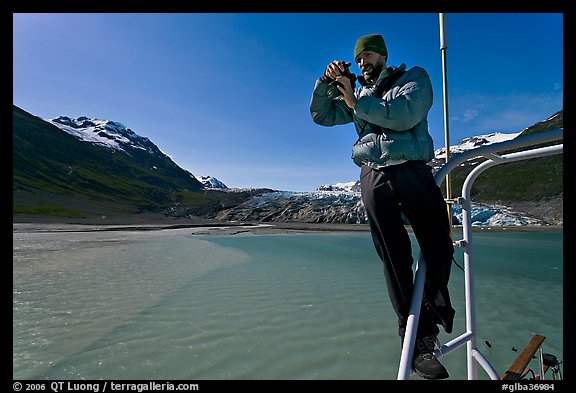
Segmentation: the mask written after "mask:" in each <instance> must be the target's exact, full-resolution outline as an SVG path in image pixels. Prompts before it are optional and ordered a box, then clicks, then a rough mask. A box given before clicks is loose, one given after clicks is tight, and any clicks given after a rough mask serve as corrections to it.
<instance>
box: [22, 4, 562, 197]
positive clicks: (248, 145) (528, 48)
mask: <svg viewBox="0 0 576 393" xmlns="http://www.w3.org/2000/svg"><path fill="white" fill-rule="evenodd" d="M445 18H446V19H445V20H446V29H447V30H446V38H447V44H448V49H447V52H446V53H447V57H446V58H447V70H448V78H447V80H448V113H449V117H450V121H449V128H450V142H451V144H456V143H457V142H458V141H460V140H461V139H463V138H465V137H469V136H474V135H481V134H487V133H492V132H497V131H500V132H505V133H512V132H519V131H522V130H523V129H524V128H526V127H528V126H530V125H532V124H534V123H536V122H538V121H541V120H544V119H546V118H547V117H549V116H550V115H552V114H554V113H555V112H557V111H558V110H560V109H562V108H563V68H562V67H563V39H564V37H563V14H561V13H463V14H453V13H447V14H445ZM343 26H344V27H343ZM371 33H379V34H382V35H383V37H384V39H385V40H386V44H387V46H388V52H389V56H388V65H399V64H401V63H406V65H407V67H412V66H415V65H418V66H421V67H424V68H425V69H426V70H427V71H428V72H429V74H430V76H431V79H432V85H433V88H434V94H435V97H434V105H433V107H432V109H431V111H430V113H429V126H430V133H431V135H432V137H433V139H434V142H435V148H440V147H444V120H443V91H442V58H441V52H440V38H439V17H438V14H437V13H391V14H387V13H378V14H359V13H353V14H347V13H326V14H321V13H310V14H307V13H134V14H130V13H62V14H58V13H38V14H34V13H15V14H13V43H14V46H13V48H14V50H13V103H14V105H16V106H18V107H20V108H22V109H24V110H25V111H28V112H30V113H32V114H33V115H36V116H40V117H43V118H54V117H58V116H64V115H65V116H69V117H79V116H87V117H91V118H98V119H108V120H114V121H118V122H121V123H123V124H124V125H126V126H127V127H128V128H130V129H132V130H133V131H134V132H136V133H138V134H140V135H142V136H146V137H148V138H149V139H150V140H151V141H152V142H154V143H155V144H156V145H157V146H158V147H159V148H160V150H162V151H163V152H164V153H166V154H167V155H169V156H170V157H171V158H172V159H173V160H174V161H175V162H176V163H177V164H178V165H179V166H180V167H182V168H184V169H187V170H189V171H190V172H192V173H193V174H195V175H198V176H200V175H211V176H214V177H216V178H218V179H219V180H221V181H222V182H224V183H225V184H226V185H228V186H229V187H268V188H273V189H279V190H291V191H311V190H313V189H315V188H317V187H318V186H320V185H322V184H332V183H336V182H346V181H353V180H356V179H357V178H358V174H359V168H357V167H356V166H355V165H354V163H353V162H352V160H351V159H350V154H351V146H352V144H353V143H354V141H355V140H356V133H355V131H354V127H353V125H351V124H349V125H343V126H336V127H331V128H328V127H321V126H318V125H316V124H314V123H313V122H312V120H311V117H310V112H309V103H310V97H311V93H312V89H313V86H314V82H315V80H316V79H317V78H318V77H319V76H321V75H322V73H323V72H324V68H325V67H326V65H327V64H328V63H329V62H330V61H332V60H335V59H338V60H347V61H352V60H353V54H352V53H353V47H354V44H355V42H356V39H357V38H358V37H360V36H362V35H365V34H371ZM352 72H354V73H356V74H358V73H359V71H358V68H357V67H356V66H355V65H353V66H352Z"/></svg>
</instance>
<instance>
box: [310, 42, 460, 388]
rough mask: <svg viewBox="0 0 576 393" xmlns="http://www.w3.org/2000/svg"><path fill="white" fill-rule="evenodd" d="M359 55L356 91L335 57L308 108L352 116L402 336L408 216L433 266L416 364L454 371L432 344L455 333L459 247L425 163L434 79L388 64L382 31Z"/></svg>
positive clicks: (438, 374)
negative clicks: (451, 288) (452, 285)
mask: <svg viewBox="0 0 576 393" xmlns="http://www.w3.org/2000/svg"><path fill="white" fill-rule="evenodd" d="M354 60H355V61H356V64H357V65H358V67H359V68H360V71H361V72H362V75H361V76H359V77H358V82H359V83H360V86H359V87H358V88H356V89H355V90H354V86H353V84H355V82H354V79H355V77H354V75H353V74H352V75H351V74H350V73H349V71H348V68H347V67H348V66H349V65H351V64H350V63H344V62H341V61H333V62H331V63H330V64H328V66H327V67H326V69H325V71H324V75H323V76H322V77H321V78H320V79H318V80H317V81H316V84H315V86H314V91H313V94H312V99H311V102H310V113H311V115H312V119H313V121H314V122H315V123H316V124H319V125H322V126H328V127H331V126H335V125H339V124H347V123H351V122H354V125H355V127H356V132H357V133H358V141H357V142H356V143H355V144H354V146H353V147H352V160H353V161H354V162H355V163H356V164H357V165H358V166H359V167H361V170H360V184H361V191H362V200H363V203H364V207H365V209H366V214H367V217H368V222H369V224H370V230H371V233H372V238H373V241H374V245H375V247H376V251H377V253H378V255H379V257H380V259H381V260H382V262H383V264H384V276H385V279H386V284H387V289H388V293H389V296H390V301H391V302H392V306H393V308H394V310H395V311H396V314H397V315H398V334H399V335H400V337H401V340H402V342H403V340H404V334H405V330H406V322H407V318H408V314H409V310H410V301H411V297H412V289H413V286H414V282H413V271H412V265H413V262H414V261H413V258H412V250H411V243H410V238H409V236H408V233H407V231H406V228H405V226H404V221H403V218H404V217H405V219H407V220H408V222H409V224H410V226H411V227H412V230H413V232H414V235H415V237H416V239H417V241H418V244H419V246H420V250H421V252H422V255H423V257H424V260H425V261H426V266H427V269H426V270H427V273H426V280H425V285H424V298H423V301H422V306H421V312H420V319H419V324H418V330H417V336H416V343H415V348H414V356H413V359H412V368H413V369H414V371H415V372H416V373H417V374H418V375H420V376H421V377H423V378H427V379H443V378H448V372H447V370H446V369H445V368H444V366H443V365H442V364H441V363H440V362H439V361H438V359H437V358H436V357H435V356H434V355H433V351H434V349H435V344H436V343H437V336H438V333H439V331H440V330H439V328H438V326H437V325H442V326H443V328H444V330H445V331H446V332H447V333H451V332H452V325H453V320H454V314H455V311H454V309H453V308H452V306H451V302H450V297H449V293H448V280H449V278H450V268H451V264H452V256H453V253H454V248H453V244H452V239H451V237H450V223H449V220H448V214H447V208H446V203H445V201H444V197H443V196H442V192H441V191H440V188H439V187H438V185H437V184H436V182H435V180H434V176H433V174H432V171H431V167H430V166H428V165H427V164H426V163H427V162H429V161H430V160H431V159H432V158H433V157H434V146H433V141H432V138H431V137H430V134H429V133H428V121H427V116H428V111H429V110H430V108H431V106H432V85H431V82H430V78H429V76H428V73H427V72H426V71H425V70H424V69H422V68H420V67H413V68H410V69H408V70H407V69H406V65H405V64H402V65H400V66H398V67H388V66H387V65H386V63H387V60H388V51H387V48H386V44H385V42H384V39H383V38H382V36H381V35H379V34H370V35H367V36H363V37H361V38H359V39H358V41H357V42H356V45H355V47H354Z"/></svg>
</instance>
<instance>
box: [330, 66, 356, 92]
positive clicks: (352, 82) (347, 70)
mask: <svg viewBox="0 0 576 393" xmlns="http://www.w3.org/2000/svg"><path fill="white" fill-rule="evenodd" d="M340 64H342V65H343V66H344V71H343V72H341V74H342V76H345V77H346V78H348V79H350V85H351V86H352V90H354V88H355V87H356V79H357V78H356V75H354V74H353V73H352V72H350V66H351V65H352V63H347V62H345V61H342V62H341V63H340ZM329 79H330V80H331V82H330V84H331V85H334V86H336V85H341V83H338V81H336V80H333V79H332V78H329Z"/></svg>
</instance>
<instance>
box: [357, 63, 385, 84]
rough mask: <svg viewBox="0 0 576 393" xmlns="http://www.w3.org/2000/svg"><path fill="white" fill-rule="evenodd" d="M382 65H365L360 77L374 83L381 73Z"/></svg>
mask: <svg viewBox="0 0 576 393" xmlns="http://www.w3.org/2000/svg"><path fill="white" fill-rule="evenodd" d="M382 69H383V63H382V62H378V63H376V64H366V65H364V67H362V69H361V70H360V71H362V76H364V79H365V80H366V81H368V82H376V79H378V76H379V75H380V73H381V72H382Z"/></svg>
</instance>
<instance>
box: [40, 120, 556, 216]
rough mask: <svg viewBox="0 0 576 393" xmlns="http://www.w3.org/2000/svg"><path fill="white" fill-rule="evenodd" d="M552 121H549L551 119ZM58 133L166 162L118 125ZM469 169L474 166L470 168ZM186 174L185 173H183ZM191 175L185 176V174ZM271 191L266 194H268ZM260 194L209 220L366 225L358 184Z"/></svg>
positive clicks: (474, 141)
mask: <svg viewBox="0 0 576 393" xmlns="http://www.w3.org/2000/svg"><path fill="white" fill-rule="evenodd" d="M549 120H550V119H549ZM46 121H48V122H50V123H51V124H53V125H55V126H57V127H59V128H60V129H61V130H63V131H65V132H67V133H69V134H71V135H73V136H75V137H76V138H78V139H80V140H82V141H85V142H90V143H93V144H97V145H101V146H104V147H107V148H110V149H115V150H120V151H123V152H125V153H127V154H129V155H130V152H132V153H133V154H134V149H136V150H139V151H145V152H148V153H151V155H157V156H164V157H166V158H167V159H169V157H167V156H166V155H165V154H164V153H162V152H161V151H160V149H158V147H157V146H156V145H154V143H152V142H151V141H150V140H149V139H148V138H146V137H143V136H140V135H138V134H136V133H135V132H133V131H132V130H130V129H129V128H127V127H126V126H124V125H123V124H122V123H119V122H115V121H109V120H97V119H90V118H87V117H80V118H77V119H71V118H69V117H66V116H61V117H58V118H55V119H51V120H46ZM520 134H521V132H518V133H503V132H494V133H490V134H486V135H479V136H474V137H470V138H465V139H463V140H461V141H460V142H459V143H458V144H456V145H453V146H451V147H450V155H451V156H454V155H457V154H460V153H463V152H465V151H467V150H470V149H475V148H478V147H480V146H483V145H489V144H492V143H498V142H503V141H507V140H511V139H514V138H516V137H517V136H518V135H520ZM444 162H445V148H444V147H442V148H439V149H437V150H436V151H435V157H434V159H433V160H432V161H431V162H430V163H429V164H430V165H431V167H432V168H433V171H436V170H438V169H439V168H440V167H441V166H442V165H443V164H444ZM471 165H474V163H473V162H471ZM184 171H185V170H184ZM185 172H187V173H189V172H188V171H185ZM190 177H192V178H194V179H195V180H197V181H199V182H200V183H201V184H202V185H203V188H204V189H205V190H207V191H210V190H215V191H226V192H227V193H234V194H240V193H243V192H245V191H246V189H234V188H229V187H227V186H226V185H225V184H224V183H223V182H222V181H220V180H218V179H216V178H214V177H212V176H209V175H204V176H194V175H192V174H191V173H190ZM268 191H270V192H268ZM268 191H262V192H258V193H255V195H254V196H251V197H250V198H249V199H247V200H245V201H244V202H242V203H239V204H237V205H235V206H233V207H229V208H225V209H222V210H220V211H215V212H213V218H218V219H222V220H237V221H246V220H253V221H285V222H317V223H320V222H330V223H357V224H362V223H366V222H367V220H366V214H365V211H364V206H363V203H362V198H361V195H360V183H359V181H343V182H339V183H335V184H324V185H321V186H319V187H318V188H317V189H316V190H313V191H310V192H291V191H271V190H268ZM472 206H473V214H472V215H473V218H472V221H473V225H477V226H498V225H502V226H515V225H544V224H545V223H544V222H542V221H540V220H538V219H535V218H533V217H529V216H527V215H525V214H520V213H518V212H515V211H513V210H512V209H510V208H509V207H506V206H501V205H485V204H480V203H476V204H475V203H473V204H472ZM461 218H462V213H461V210H460V207H459V206H457V205H454V207H453V223H454V224H456V225H458V224H460V223H461Z"/></svg>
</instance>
